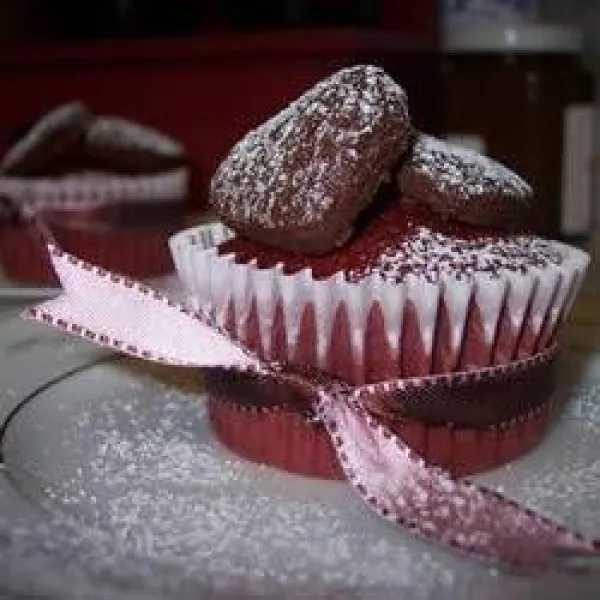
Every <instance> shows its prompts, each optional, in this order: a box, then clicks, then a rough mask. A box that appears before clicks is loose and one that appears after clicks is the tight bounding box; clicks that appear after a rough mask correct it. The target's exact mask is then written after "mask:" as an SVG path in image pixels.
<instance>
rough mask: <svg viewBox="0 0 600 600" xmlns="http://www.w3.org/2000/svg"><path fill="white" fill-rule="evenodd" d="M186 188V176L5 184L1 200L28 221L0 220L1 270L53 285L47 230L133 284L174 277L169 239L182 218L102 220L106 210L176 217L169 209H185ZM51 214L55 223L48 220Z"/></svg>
mask: <svg viewBox="0 0 600 600" xmlns="http://www.w3.org/2000/svg"><path fill="white" fill-rule="evenodd" d="M188 181H189V170H188V169H175V170H172V171H168V172H164V173H158V174H152V175H140V176H137V175H113V174H106V175H103V174H93V175H90V174H87V175H86V174H77V175H70V176H65V177H60V178H56V179H50V178H48V179H42V178H28V179H25V178H22V179H19V178H14V177H10V178H6V177H5V178H0V196H2V195H5V196H6V197H7V198H9V200H10V202H11V204H12V206H14V207H15V209H16V211H17V212H19V213H21V214H22V215H23V217H24V218H23V221H24V222H23V223H22V224H18V225H16V224H11V223H10V222H9V221H8V220H5V222H4V223H3V222H2V221H1V220H0V263H2V266H3V268H4V270H5V272H6V274H7V275H8V276H9V277H10V278H12V279H15V280H17V281H27V282H33V283H39V284H54V283H56V279H55V277H54V273H53V269H52V268H51V266H50V265H49V263H48V260H47V256H46V249H45V246H46V244H45V240H44V239H43V238H44V235H45V234H44V233H43V232H42V231H39V229H49V230H50V232H51V234H52V236H53V237H54V238H55V241H56V242H57V243H58V244H59V245H60V246H61V247H63V248H65V249H66V250H67V251H69V252H72V253H74V254H77V255H79V256H82V257H83V258H84V259H86V260H89V261H91V262H94V263H97V264H100V265H102V266H104V267H105V268H107V269H112V270H115V271H117V272H119V273H123V274H126V275H131V276H134V277H153V276H158V275H164V274H166V273H170V272H172V270H173V261H172V258H171V256H170V252H169V249H168V239H169V237H170V236H171V235H172V234H173V233H174V232H175V231H177V230H178V229H179V228H180V227H181V219H178V218H174V217H173V215H172V214H169V215H168V218H165V221H164V222H162V223H158V224H152V225H144V226H142V227H137V225H136V223H132V227H126V226H120V225H115V224H113V223H111V222H110V221H108V220H107V221H104V220H103V216H102V210H103V209H104V208H106V209H110V207H111V206H114V207H117V206H119V205H129V204H131V205H132V206H133V205H140V204H146V205H148V206H149V207H156V208H159V207H160V206H165V208H166V210H168V211H170V212H172V209H170V208H168V207H169V206H176V205H182V203H183V201H184V200H185V198H186V197H187V195H188V193H189V189H188ZM46 213H47V214H48V215H49V216H51V219H50V218H49V219H48V220H46V218H45V214H46ZM86 213H89V215H90V216H89V218H87V217H86ZM107 214H110V213H108V212H107ZM40 223H41V225H42V226H43V227H39V224H40Z"/></svg>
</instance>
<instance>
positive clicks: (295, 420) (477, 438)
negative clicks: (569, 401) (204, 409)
mask: <svg viewBox="0 0 600 600" xmlns="http://www.w3.org/2000/svg"><path fill="white" fill-rule="evenodd" d="M554 362H555V353H549V354H548V353H545V354H542V355H536V356H535V357H533V358H530V359H526V360H524V361H515V362H513V363H511V364H510V365H508V366H506V365H505V366H501V367H493V368H491V369H487V370H486V371H485V372H484V373H482V374H481V376H480V378H479V379H477V380H475V379H473V378H468V377H462V376H461V375H458V374H457V375H452V376H450V377H438V378H433V379H432V380H431V381H430V382H429V384H430V387H431V392H432V393H438V394H439V395H440V396H443V397H444V398H445V400H446V401H448V402H456V399H457V398H458V397H459V396H460V395H461V394H464V393H465V392H467V393H468V391H469V389H471V390H472V392H473V393H474V394H478V395H481V394H486V393H488V394H497V392H498V390H499V389H501V390H502V391H503V393H506V394H507V395H508V397H512V396H513V395H519V396H522V398H521V402H522V404H523V410H522V412H521V413H520V414H518V415H516V416H512V417H511V418H510V419H509V420H507V421H502V420H499V421H498V423H497V424H495V425H493V426H481V427H474V426H449V425H447V424H439V423H438V424H431V423H427V422H424V421H421V420H417V419H414V418H407V417H399V418H396V417H391V416H388V417H387V418H384V417H381V416H379V417H378V418H379V419H380V421H381V422H382V423H384V424H385V425H386V426H387V427H388V428H389V429H390V430H391V431H393V432H394V433H396V434H398V435H399V436H400V437H401V438H402V439H403V440H404V441H405V442H406V443H407V444H409V445H410V447H411V448H412V449H413V450H415V451H416V452H417V453H418V454H419V455H420V456H422V457H423V458H424V459H425V460H426V461H427V462H428V463H430V464H435V465H438V466H440V467H442V468H444V469H447V470H448V471H450V472H451V473H453V474H454V475H456V476H464V475H472V474H474V473H478V472H481V471H487V470H489V469H492V468H495V467H497V466H499V465H502V464H504V463H506V462H509V461H511V460H514V459H515V458H517V457H519V456H521V455H523V454H525V453H526V452H528V451H529V450H531V449H532V448H533V447H535V445H536V444H537V443H538V442H539V441H540V439H541V438H542V437H543V435H544V433H545V432H546V430H547V428H548V426H549V425H550V423H551V422H552V417H553V415H554V413H555V412H556V410H557V408H558V405H559V399H558V398H556V397H553V395H552V390H551V389H550V390H547V389H541V386H539V384H538V381H539V377H542V378H548V379H551V378H552V376H553V373H552V369H553V367H554ZM528 370H529V371H531V372H534V371H535V372H536V376H535V377H532V378H528V372H529V371H528ZM417 384H418V382H416V381H412V382H410V385H413V386H414V385H417ZM482 384H483V385H482ZM207 386H208V391H209V402H208V413H209V417H210V421H211V425H212V428H213V430H214V432H215V434H216V436H217V438H218V439H219V440H220V441H221V442H222V443H223V444H224V445H225V446H226V447H227V448H229V449H230V450H232V451H233V452H235V453H237V454H239V455H240V456H242V457H244V458H246V459H247V460H251V461H254V462H258V463H262V464H268V465H270V466H274V467H277V468H280V469H283V470H286V471H290V472H293V473H297V474H300V475H305V476H310V477H318V478H323V479H344V474H343V472H342V470H341V467H340V465H339V462H338V460H337V458H336V453H335V450H334V448H333V447H332V445H331V438H330V437H329V436H328V435H327V434H326V432H325V430H324V428H323V426H322V424H320V423H319V422H316V421H314V419H311V417H310V415H307V414H305V413H303V412H300V410H295V409H293V408H291V407H290V406H285V405H280V406H278V405H269V406H261V407H258V406H252V405H249V404H247V403H242V402H239V401H237V400H236V399H235V395H232V394H228V393H227V387H226V386H225V387H223V385H215V384H214V383H213V382H211V379H210V378H208V379H207ZM453 398H454V399H453ZM529 402H531V404H529V406H527V404H528V403H529ZM463 410H468V408H464V409H463Z"/></svg>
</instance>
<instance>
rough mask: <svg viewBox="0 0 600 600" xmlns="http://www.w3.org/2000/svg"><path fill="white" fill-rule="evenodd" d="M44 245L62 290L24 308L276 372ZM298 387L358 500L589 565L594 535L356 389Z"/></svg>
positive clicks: (432, 532) (198, 322) (484, 553)
mask: <svg viewBox="0 0 600 600" xmlns="http://www.w3.org/2000/svg"><path fill="white" fill-rule="evenodd" d="M49 250H50V255H51V260H52V263H53V266H54V268H55V270H56V273H57V275H58V277H59V279H60V282H61V284H62V287H63V293H62V294H61V295H59V296H58V297H57V298H55V299H52V300H50V301H47V302H45V303H43V304H40V305H39V306H37V307H34V308H30V309H28V310H27V311H26V313H25V316H26V317H27V318H29V319H34V320H37V321H40V322H42V323H44V324H47V325H50V326H54V327H58V328H60V329H62V330H64V331H66V332H68V333H70V334H73V335H77V336H80V337H83V338H85V339H88V340H89V341H91V342H94V343H96V344H100V345H103V346H107V347H109V348H113V349H115V350H118V351H120V352H123V353H127V354H131V355H134V356H137V357H139V358H142V359H145V360H152V361H159V362H163V363H167V364H172V365H186V366H190V367H204V368H211V367H219V368H229V369H236V370H242V371H243V370H249V369H250V370H252V371H258V372H261V373H263V374H264V376H265V377H279V376H280V375H281V374H282V373H283V374H285V365H283V366H281V365H269V364H267V363H264V362H262V361H261V360H260V359H259V358H258V357H256V356H255V355H254V354H253V353H251V352H250V351H248V350H247V349H245V348H243V347H241V346H240V345H239V344H237V343H236V342H235V341H233V340H231V339H230V338H229V337H228V336H227V334H226V333H224V332H223V331H221V330H219V329H218V328H217V327H216V326H215V325H214V322H213V320H212V318H211V316H210V315H208V314H200V313H197V312H194V311H191V310H189V309H187V308H186V307H184V306H182V305H179V304H177V303H175V302H173V301H172V300H170V299H169V298H167V297H166V296H164V295H162V294H160V293H158V292H156V291H154V290H152V289H151V288H149V287H147V286H145V285H143V284H141V283H138V282H135V281H132V280H130V279H128V278H123V277H120V276H118V275H115V274H113V273H110V272H107V271H105V270H103V269H101V268H98V267H95V266H92V265H89V264H87V263H85V262H83V261H81V260H79V259H77V258H75V257H73V256H70V255H68V254H66V253H64V252H62V251H61V250H59V249H58V248H56V247H53V246H50V248H49ZM294 377H295V376H294ZM292 379H293V378H292ZM396 383H397V385H398V386H401V385H402V382H401V381H400V380H399V381H398V382H396ZM389 385H390V386H392V387H393V386H394V382H391V383H390V384H389ZM305 387H307V388H311V389H313V391H314V401H313V404H314V405H313V409H314V411H315V413H317V415H318V416H319V417H320V418H321V419H322V421H323V422H324V424H325V427H326V430H327V432H328V433H329V435H330V437H331V440H332V442H333V445H334V447H335V449H336V452H337V456H338V458H339V461H340V464H341V466H342V468H343V470H344V472H345V474H346V477H347V479H348V481H349V482H350V483H351V484H352V486H353V487H354V488H355V489H356V490H357V491H358V492H359V494H360V496H361V498H363V500H364V501H365V502H366V503H367V505H368V506H370V507H371V508H372V509H373V510H375V511H376V512H377V513H378V514H379V515H381V516H382V517H384V518H386V519H388V520H389V521H392V522H393V523H395V524H398V525H400V526H401V527H402V528H403V529H405V530H407V531H408V532H410V533H411V534H413V535H415V536H417V537H420V538H425V539H431V540H435V541H436V542H438V543H441V544H442V545H444V546H446V547H449V548H453V549H455V550H458V551H461V552H463V553H466V554H468V555H470V556H472V557H476V558H479V559H484V560H489V561H492V562H495V563H499V564H501V565H504V566H512V567H517V568H519V569H521V570H523V571H525V572H537V571H540V570H543V569H546V568H557V569H570V568H572V567H574V566H575V565H576V564H577V566H581V561H583V562H586V561H587V563H586V566H591V565H593V563H594V562H595V560H598V559H600V544H599V542H598V541H595V540H592V539H588V538H585V537H583V536H582V535H580V534H579V533H577V532H575V531H572V530H570V529H568V528H567V527H564V526H562V525H560V524H559V523H557V522H554V521H552V520H549V519H546V518H544V517H543V516H541V515H539V514H537V513H535V512H533V511H531V510H529V509H527V508H526V507H523V506H521V505H519V504H517V503H516V502H514V501H512V500H510V499H508V498H506V497H504V496H502V495H500V494H498V493H496V492H494V491H492V490H489V489H486V488H483V487H480V486H477V485H475V484H473V483H471V482H468V481H461V480H456V479H454V478H452V477H451V476H450V475H449V474H448V473H446V472H444V471H443V470H441V469H439V468H436V467H432V466H430V465H427V464H425V462H424V461H423V460H422V459H421V458H420V457H419V456H418V455H417V454H416V453H415V452H414V451H413V450H411V448H410V447H409V446H408V445H407V444H406V443H405V442H404V441H403V440H402V439H401V438H399V437H398V436H396V435H394V434H392V433H391V432H390V431H389V430H388V429H386V428H385V427H384V426H382V425H381V424H380V423H379V422H378V421H377V420H376V419H375V418H374V417H373V416H372V415H370V414H369V413H368V412H367V410H366V409H365V408H364V406H363V403H362V402H363V400H362V399H363V398H364V390H362V391H361V390H358V389H353V388H351V387H349V386H346V385H344V384H339V383H326V384H321V385H319V386H317V385H315V383H314V382H311V381H305ZM598 562H599V564H600V560H598Z"/></svg>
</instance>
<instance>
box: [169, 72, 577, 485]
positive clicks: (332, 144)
mask: <svg viewBox="0 0 600 600" xmlns="http://www.w3.org/2000/svg"><path fill="white" fill-rule="evenodd" d="M533 198H534V195H533V191H532V189H531V187H530V186H529V185H528V184H527V183H526V182H525V181H523V179H522V178H521V177H519V176H518V175H516V174H515V173H513V172H512V171H510V170H509V169H507V168H506V167H504V166H502V165H501V164H499V163H498V162H496V161H494V160H492V159H489V158H487V157H484V156H481V155H479V154H476V153H473V152H469V151H466V150H463V149H460V148H457V147H455V146H452V145H449V144H447V143H445V142H443V141H442V140H437V139H435V138H434V137H432V136H429V135H426V134H423V133H419V132H417V131H415V130H414V128H413V127H412V126H411V124H410V120H409V112H408V108H407V100H406V95H405V94H404V92H403V90H402V89H401V88H400V86H398V85H397V84H396V83H395V82H394V81H393V80H392V79H391V78H390V77H389V76H388V75H387V74H386V73H384V72H383V71H382V70H381V69H378V68H376V67H371V66H363V65H359V66H356V67H351V68H348V69H344V70H342V71H340V72H338V73H335V74H334V75H332V76H331V77H329V78H328V79H326V80H324V81H322V82H320V83H318V84H317V85H316V86H315V87H314V88H311V89H310V90H308V91H307V92H306V93H305V94H304V95H302V96H301V97H300V98H299V99H298V100H296V101H295V102H293V103H292V104H291V105H290V106H289V107H287V108H286V109H285V110H284V111H283V112H282V113H280V114H279V115H276V116H275V117H273V118H272V119H270V120H269V121H267V122H266V123H265V124H263V125H262V126H260V127H259V128H257V129H256V130H254V131H251V132H250V133H249V134H248V135H247V136H246V137H245V138H244V139H242V140H241V141H240V142H239V143H238V144H237V145H236V146H235V147H234V148H233V149H232V151H231V153H230V154H229V155H228V156H227V157H226V158H225V159H224V161H223V162H222V164H221V165H220V166H219V168H218V169H217V171H216V173H215V175H214V177H213V180H212V182H211V194H210V203H211V206H212V209H213V210H214V212H215V213H216V214H217V215H218V216H219V217H220V218H221V220H222V223H214V224H209V225H203V226H201V227H198V228H195V229H193V230H187V231H184V232H181V233H179V234H178V235H176V236H175V237H174V238H172V241H171V248H172V252H173V256H174V259H175V263H176V267H177V270H178V272H179V275H180V277H181V280H182V282H183V284H184V287H185V288H186V289H187V292H188V295H189V298H190V301H191V302H192V303H193V304H194V305H196V306H197V307H199V306H210V307H211V309H212V310H213V311H214V313H215V315H216V316H217V319H218V321H219V324H220V325H221V326H223V327H225V328H226V329H228V330H229V331H230V332H231V333H232V334H233V335H234V336H235V337H237V338H238V339H240V340H241V341H242V342H243V343H244V344H246V345H247V346H249V347H251V348H253V349H254V350H255V351H256V352H258V353H259V354H260V355H261V356H262V357H264V358H267V359H269V360H275V361H288V362H291V363H293V364H297V365H302V366H303V367H309V368H316V369H319V370H322V371H326V372H328V373H330V374H332V375H333V376H336V377H339V378H341V379H343V380H344V381H347V382H350V383H352V384H353V385H355V386H358V387H359V393H361V392H360V390H364V391H365V402H367V403H368V407H369V409H370V410H371V412H372V413H373V414H375V415H377V416H378V417H379V418H380V419H382V420H384V421H385V422H386V424H388V425H389V426H390V427H391V428H392V429H393V430H394V431H397V432H398V433H400V434H401V436H402V437H403V438H404V439H405V440H407V441H409V442H410V443H411V445H412V446H413V447H414V448H415V449H416V450H417V451H418V452H420V453H421V455H422V456H423V457H424V458H425V459H426V460H428V461H430V462H433V463H436V464H439V465H441V466H443V467H445V468H448V469H449V470H451V471H453V472H454V473H456V474H466V473H473V472H476V471H480V470H484V469H488V468H491V467H493V466H496V465H498V464H501V463H503V462H505V461H507V460H510V459H512V458H514V457H516V456H518V455H519V454H521V453H523V452H524V451H526V450H527V449H529V448H531V447H532V446H533V445H534V444H535V443H536V442H537V441H538V440H539V439H540V437H541V435H542V434H543V432H544V430H545V428H546V426H547V424H548V422H549V419H550V417H551V415H552V412H553V409H554V404H555V403H553V402H552V390H553V381H554V379H553V369H554V365H555V360H554V359H555V340H556V336H557V333H558V331H559V328H560V325H561V323H562V322H563V320H564V318H565V317H566V315H567V314H568V310H569V308H570V306H571V303H572V301H573V299H574V296H575V294H576V292H577V288H578V285H579V283H580V281H581V278H582V276H583V273H584V271H585V268H586V266H587V261H588V258H587V256H586V255H585V254H584V253H582V252H581V251H579V250H577V249H574V248H571V247H569V246H566V245H564V244H561V243H558V242H553V241H548V240H544V239H541V238H538V237H536V236H534V235H531V234H529V233H527V232H525V231H522V230H521V226H520V223H521V222H522V220H523V218H524V215H526V214H527V212H528V209H529V206H530V204H531V203H532V201H533ZM391 379H401V381H402V382H403V383H402V385H401V389H402V392H401V393H395V394H393V395H389V394H386V389H387V388H386V384H385V382H386V381H387V380H391ZM207 384H208V389H209V393H210V403H209V407H210V414H211V417H212V422H213V425H214V428H215V431H216V433H217V435H218V436H219V438H220V439H221V440H222V441H223V442H224V443H225V444H226V445H227V446H228V447H230V448H231V449H233V450H234V451H237V452H238V453H240V454H242V455H243V456H246V457H248V458H250V459H252V460H258V461H260V462H265V463H268V464H272V465H275V466H279V467H282V468H286V469H288V470H292V471H295V472H299V473H304V474H308V475H316V476H320V477H336V476H338V475H340V473H339V470H338V467H337V462H336V460H335V457H334V453H333V449H332V448H331V447H330V445H329V444H330V443H329V440H328V438H327V437H326V436H325V435H324V433H323V429H322V425H321V424H320V423H318V422H315V419H314V418H313V417H314V416H313V415H311V414H310V411H308V412H307V411H304V410H301V409H299V408H298V406H297V405H296V404H294V403H289V402H286V401H285V399H278V398H277V394H269V393H268V392H262V393H252V391H251V390H250V389H249V388H248V387H246V388H244V387H240V386H236V385H233V384H231V382H222V381H219V380H218V379H217V380H215V378H214V377H209V378H208V379H207ZM245 395H246V396H248V395H249V396H251V397H252V398H261V396H262V400H261V401H260V402H259V403H258V404H257V402H250V401H248V399H247V397H246V398H245Z"/></svg>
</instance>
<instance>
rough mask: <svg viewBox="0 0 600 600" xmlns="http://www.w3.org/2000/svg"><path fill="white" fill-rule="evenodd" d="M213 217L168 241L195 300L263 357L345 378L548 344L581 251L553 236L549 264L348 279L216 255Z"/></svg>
mask: <svg viewBox="0 0 600 600" xmlns="http://www.w3.org/2000/svg"><path fill="white" fill-rule="evenodd" d="M231 235H232V234H231V232H230V231H229V230H228V229H227V228H225V227H224V226H222V225H220V224H208V225H202V226H200V227H196V228H193V229H188V230H185V231H183V232H180V233H178V234H177V235H175V236H173V238H171V240H170V246H171V252H172V254H173V258H174V262H175V267H176V269H177V272H178V274H179V276H180V279H181V281H182V283H183V286H184V288H185V289H186V291H187V294H188V299H189V302H190V303H191V304H192V305H193V306H194V307H197V308H198V307H210V308H211V309H212V310H214V312H215V315H216V317H217V320H218V322H219V324H220V325H221V326H223V327H225V328H226V329H228V330H229V331H230V332H231V333H232V334H233V335H234V336H235V337H237V338H238V339H240V340H241V341H242V342H244V343H245V344H247V345H248V346H250V347H251V348H253V349H254V350H255V351H257V352H258V353H259V354H260V355H261V356H262V357H264V358H268V359H272V360H291V361H299V362H303V363H305V364H308V365H310V366H314V367H317V368H320V369H325V370H328V371H331V372H333V373H335V374H336V375H339V376H341V377H343V378H344V379H346V380H347V381H349V382H351V383H353V384H362V383H365V382H370V381H381V380H385V379H387V378H390V377H415V376H425V375H429V374H435V373H445V372H453V371H458V370H460V371H464V370H470V369H479V368H481V367H486V366H490V365H495V364H506V363H508V362H510V361H511V360H514V359H517V358H522V357H526V356H531V355H533V354H535V353H536V352H539V351H542V350H543V349H544V348H546V347H548V345H549V344H551V342H552V341H553V340H554V339H555V337H556V334H557V331H558V329H559V326H560V324H561V323H562V322H563V321H564V319H565V318H566V316H567V314H568V310H569V308H570V306H571V304H572V302H573V299H574V297H575V295H576V293H577V290H578V288H579V285H580V283H581V280H582V278H583V275H584V273H585V270H586V268H587V265H588V262H589V257H588V255H587V254H585V253H584V252H582V251H581V250H578V249H576V248H572V247H570V246H567V245H565V244H562V243H559V242H555V247H556V249H557V250H559V251H560V253H561V254H562V258H563V260H562V263H561V264H560V265H552V264H550V265H548V266H547V267H545V268H535V267H534V268H531V269H530V270H529V272H528V273H526V274H521V273H512V272H506V273H503V274H501V275H500V276H498V277H492V276H490V275H487V274H476V275H475V276H473V278H472V279H471V280H458V279H456V278H453V277H451V276H445V277H443V278H441V279H440V281H439V282H436V283H431V282H428V281H426V280H424V279H421V278H419V277H417V276H408V277H407V279H406V281H405V282H403V283H400V284H391V283H387V282H385V281H383V280H381V279H380V278H378V277H376V276H375V277H370V278H367V279H364V280H362V281H361V282H358V283H349V282H347V281H346V280H345V279H344V276H343V274H342V273H338V274H336V275H334V276H333V277H330V278H328V279H314V278H313V277H312V274H311V271H310V270H309V269H305V270H303V271H300V272H298V273H294V274H286V273H284V271H283V267H282V265H277V266H276V267H274V268H269V269H262V268H258V267H257V266H256V263H254V262H251V263H249V264H238V263H236V259H235V256H233V255H226V256H221V255H219V254H218V252H217V249H216V246H217V245H218V244H219V243H221V242H222V241H224V240H226V239H228V238H229V237H231Z"/></svg>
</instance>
